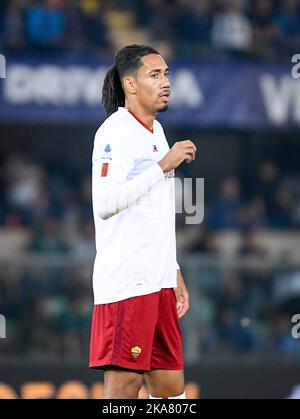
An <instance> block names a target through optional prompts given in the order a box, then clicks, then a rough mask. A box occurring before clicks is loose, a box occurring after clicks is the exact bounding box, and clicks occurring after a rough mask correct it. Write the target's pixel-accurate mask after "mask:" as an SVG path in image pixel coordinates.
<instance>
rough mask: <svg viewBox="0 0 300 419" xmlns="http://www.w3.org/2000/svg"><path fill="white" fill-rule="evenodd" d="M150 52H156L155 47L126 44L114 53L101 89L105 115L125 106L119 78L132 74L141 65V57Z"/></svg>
mask: <svg viewBox="0 0 300 419" xmlns="http://www.w3.org/2000/svg"><path fill="white" fill-rule="evenodd" d="M150 54H158V55H159V52H157V51H156V50H155V49H153V48H151V47H148V46H146V45H136V44H134V45H128V46H126V47H124V48H122V49H120V50H119V51H118V52H117V53H116V54H115V62H114V65H113V66H111V67H110V68H109V70H108V71H107V73H106V76H105V79H104V83H103V89H102V103H103V106H104V109H105V111H106V114H107V116H110V115H111V114H112V113H114V112H116V111H117V110H118V107H119V106H125V93H124V90H123V87H122V83H121V80H122V78H123V77H124V76H126V75H128V74H134V73H136V72H137V70H138V69H139V68H140V67H141V66H142V62H141V58H142V57H145V56H146V55H150Z"/></svg>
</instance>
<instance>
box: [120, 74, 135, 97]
mask: <svg viewBox="0 0 300 419" xmlns="http://www.w3.org/2000/svg"><path fill="white" fill-rule="evenodd" d="M123 88H124V91H125V92H127V93H129V94H131V95H135V94H136V82H135V79H134V77H132V76H126V77H124V79H123Z"/></svg>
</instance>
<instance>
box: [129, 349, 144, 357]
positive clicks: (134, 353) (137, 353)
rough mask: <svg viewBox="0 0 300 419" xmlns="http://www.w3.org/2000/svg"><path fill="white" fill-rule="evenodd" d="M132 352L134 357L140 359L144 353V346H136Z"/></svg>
mask: <svg viewBox="0 0 300 419" xmlns="http://www.w3.org/2000/svg"><path fill="white" fill-rule="evenodd" d="M130 352H131V356H132V358H133V359H138V358H139V356H140V355H141V353H142V348H140V347H139V346H134V347H133V348H131V351H130Z"/></svg>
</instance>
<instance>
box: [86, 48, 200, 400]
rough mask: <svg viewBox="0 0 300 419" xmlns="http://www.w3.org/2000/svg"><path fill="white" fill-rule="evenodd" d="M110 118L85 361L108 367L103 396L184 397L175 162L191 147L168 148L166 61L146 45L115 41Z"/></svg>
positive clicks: (103, 137) (106, 90) (97, 206)
mask: <svg viewBox="0 0 300 419" xmlns="http://www.w3.org/2000/svg"><path fill="white" fill-rule="evenodd" d="M102 94H103V98H102V101H103V105H104V108H105V110H106V113H107V116H108V118H107V119H106V120H105V122H104V123H103V124H102V125H101V126H100V128H99V129H98V131H97V133H96V135H95V142H94V150H93V210H94V219H95V229H96V247H97V255H96V259H95V264H94V272H93V290H94V302H95V306H94V311H93V319H92V331H91V345H90V367H91V368H102V369H104V398H108V399H135V398H137V397H138V392H139V390H140V388H141V386H142V384H143V380H144V379H145V381H146V384H147V387H148V390H149V394H150V398H172V397H173V398H182V399H183V398H185V392H184V372H183V353H182V336H181V331H180V326H179V318H181V317H182V316H183V315H184V314H185V313H186V311H187V310H188V304H189V303H188V292H187V290H186V286H185V284H184V280H183V277H182V274H181V271H180V268H179V266H178V264H177V262H176V237H175V199H174V183H175V182H174V180H175V179H174V169H175V168H176V167H178V166H179V165H180V164H181V163H182V162H183V161H187V162H191V161H192V160H194V159H195V153H196V147H195V145H194V144H193V143H192V142H191V141H189V140H186V141H180V142H177V143H175V144H174V145H173V147H172V148H171V149H170V148H169V145H168V143H167V140H166V138H165V135H164V131H163V129H162V127H161V125H160V123H159V122H158V121H156V120H155V117H156V115H157V113H159V112H163V111H166V110H167V108H168V102H169V96H170V80H169V68H168V66H167V64H166V63H165V61H164V59H163V58H162V57H161V55H160V54H159V53H158V52H157V51H156V50H154V49H153V48H150V47H147V46H144V45H130V46H126V47H124V48H122V49H121V50H119V51H118V52H117V53H116V55H115V63H114V65H113V66H112V67H111V68H110V69H109V70H108V72H107V74H106V77H105V80H104V85H103V91H102Z"/></svg>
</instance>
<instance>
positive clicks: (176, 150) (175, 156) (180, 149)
mask: <svg viewBox="0 0 300 419" xmlns="http://www.w3.org/2000/svg"><path fill="white" fill-rule="evenodd" d="M196 151H197V148H196V146H195V144H193V143H192V141H190V140H186V141H179V142H178V143H175V144H174V145H173V147H172V148H171V150H170V151H169V152H168V153H167V154H166V155H165V157H164V158H163V159H162V160H160V161H159V162H158V164H159V165H160V167H161V168H162V170H163V172H164V173H166V172H169V171H170V170H172V169H176V167H178V166H179V165H180V164H181V163H182V162H183V161H184V160H186V162H187V163H190V162H191V161H192V160H195V155H196Z"/></svg>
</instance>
